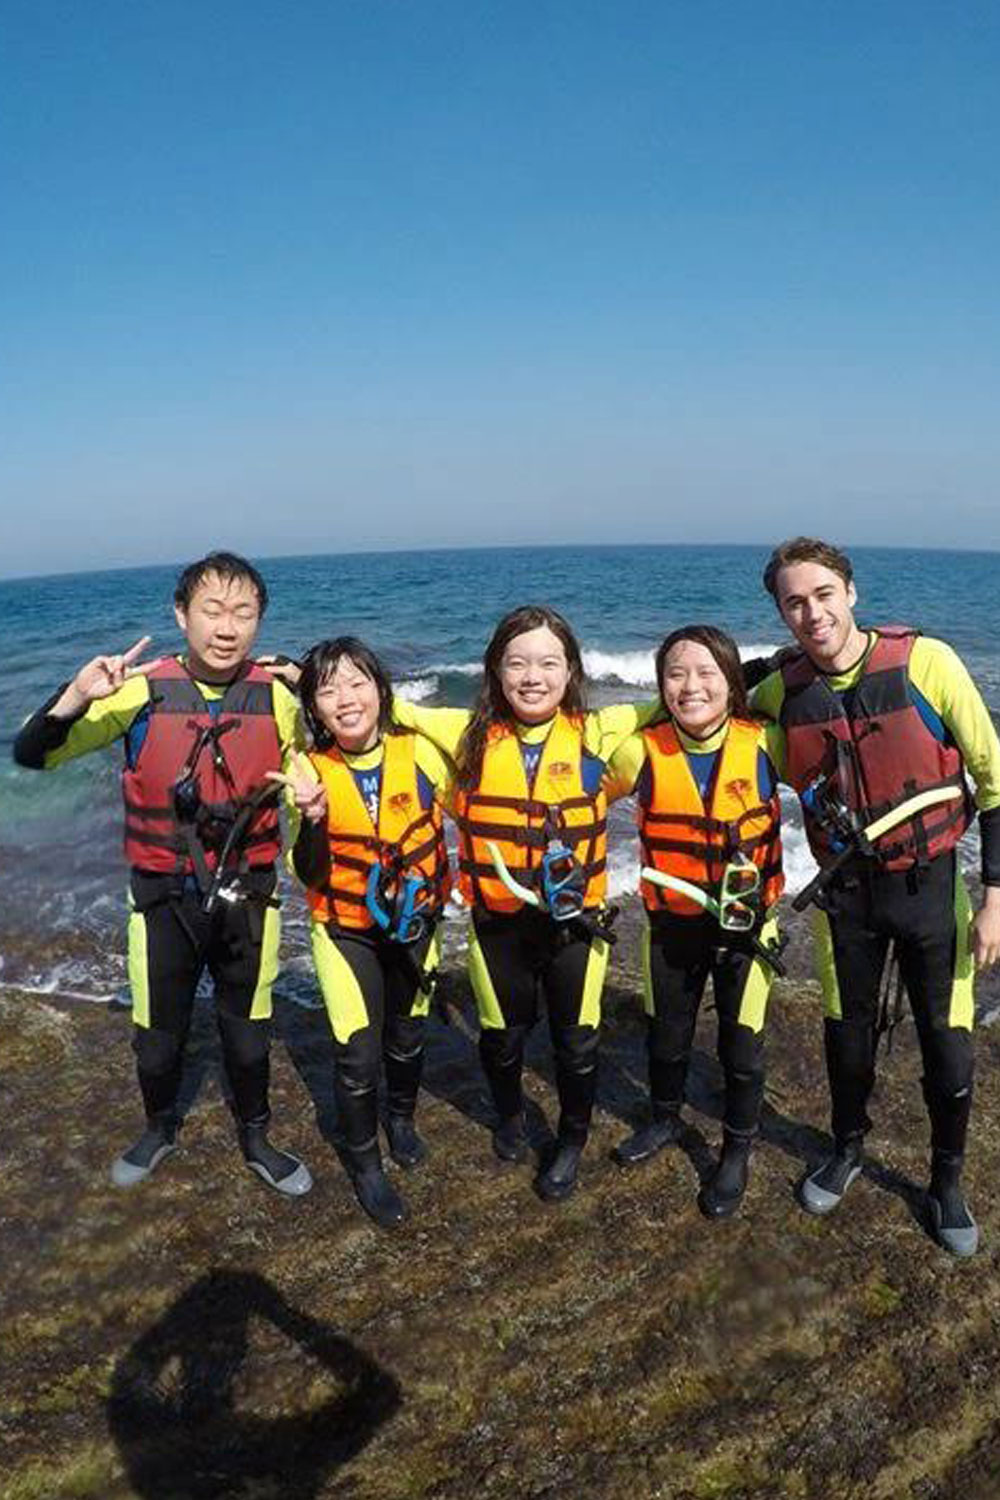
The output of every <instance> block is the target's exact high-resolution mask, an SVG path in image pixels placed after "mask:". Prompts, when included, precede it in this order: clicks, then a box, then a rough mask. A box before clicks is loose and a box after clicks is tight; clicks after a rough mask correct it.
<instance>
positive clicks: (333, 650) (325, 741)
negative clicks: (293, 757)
mask: <svg viewBox="0 0 1000 1500" xmlns="http://www.w3.org/2000/svg"><path fill="white" fill-rule="evenodd" d="M345 656H346V657H347V658H348V660H349V661H351V662H353V663H354V665H355V666H356V667H357V669H358V671H359V672H363V673H364V675H365V676H366V677H370V678H371V680H372V681H373V682H374V684H375V686H376V687H377V688H378V732H379V734H380V735H383V734H385V733H386V732H387V731H388V730H389V729H390V728H391V725H392V682H391V681H390V678H389V674H388V672H387V671H386V669H385V667H384V666H383V665H382V663H381V662H380V661H379V659H378V657H377V656H376V655H375V652H374V651H373V650H372V649H371V647H370V646H366V645H365V643H364V641H359V640H358V638H357V636H353V635H338V636H334V637H333V638H332V639H330V640H326V641H318V642H317V644H316V645H315V646H311V647H310V648H309V650H308V651H307V652H306V655H305V660H304V661H303V663H302V676H301V677H300V678H299V697H300V698H301V700H302V714H303V717H304V718H305V721H306V725H307V726H308V729H309V733H310V734H311V735H312V738H313V744H314V745H315V746H316V749H317V750H328V749H329V748H330V746H331V745H332V744H334V743H335V736H334V735H332V734H331V733H330V731H329V729H327V727H326V725H325V724H324V723H323V721H322V719H321V718H320V717H319V715H318V714H317V712H316V694H317V693H318V692H319V690H320V688H321V687H322V686H323V684H324V683H325V682H326V681H327V680H328V679H329V678H331V677H332V676H333V674H334V672H336V670H337V665H338V663H339V662H340V661H341V660H342V659H343V657H345Z"/></svg>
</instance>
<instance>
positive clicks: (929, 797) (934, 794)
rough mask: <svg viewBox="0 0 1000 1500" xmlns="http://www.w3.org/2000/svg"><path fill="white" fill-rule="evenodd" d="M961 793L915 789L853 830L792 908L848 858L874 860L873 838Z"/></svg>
mask: <svg viewBox="0 0 1000 1500" xmlns="http://www.w3.org/2000/svg"><path fill="white" fill-rule="evenodd" d="M963 795H964V793H963V791H962V788H961V787H957V786H939V787H930V788H929V789H928V790H927V791H926V792H918V793H917V795H916V796H915V797H907V799H906V801H905V802H900V803H899V805H898V806H897V807H893V808H890V809H889V811H888V812H887V813H883V814H882V816H881V817H880V818H876V819H875V821H874V822H873V823H869V824H868V826H867V827H866V828H857V829H854V830H853V832H852V836H851V840H850V842H849V843H848V844H847V845H846V847H845V848H843V849H842V850H841V851H840V853H839V854H838V855H837V857H836V859H834V860H832V861H831V862H830V864H828V865H825V866H824V867H823V869H822V870H820V872H819V874H818V875H814V876H813V878H812V880H810V882H809V884H808V885H807V886H805V887H804V888H803V889H802V890H801V891H799V894H798V895H797V896H796V897H795V900H794V901H793V902H792V910H793V911H805V909H806V907H807V906H808V905H809V904H810V902H812V901H815V900H816V898H817V897H818V896H819V895H820V893H821V892H822V891H823V890H824V888H825V887H826V886H827V885H829V883H830V881H831V880H832V879H833V877H834V876H835V875H836V874H837V873H838V872H839V871H840V870H841V869H843V867H844V865H845V864H847V862H848V861H849V860H851V859H877V858H878V850H877V849H876V848H875V844H876V842H877V840H878V839H880V838H884V837H885V835H886V834H887V833H891V832H892V830H893V829H894V828H898V827H899V825H900V824H901V823H906V822H908V821H909V819H910V818H915V817H917V816H918V814H920V813H922V812H923V811H924V809H925V808H928V807H936V806H937V805H938V803H941V802H954V800H955V798H956V797H961V796H963Z"/></svg>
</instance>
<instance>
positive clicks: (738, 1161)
mask: <svg viewBox="0 0 1000 1500" xmlns="http://www.w3.org/2000/svg"><path fill="white" fill-rule="evenodd" d="M752 1140H753V1137H752V1136H749V1135H736V1134H735V1133H734V1132H732V1131H729V1130H725V1129H724V1130H723V1133H722V1153H721V1155H720V1156H719V1161H718V1165H717V1166H716V1168H715V1171H714V1172H713V1173H712V1175H711V1177H709V1179H708V1181H707V1182H706V1183H705V1184H704V1185H703V1187H702V1188H701V1191H700V1192H699V1194H698V1207H699V1208H700V1209H701V1211H702V1213H703V1214H704V1215H705V1217H706V1219H728V1218H730V1217H731V1216H732V1215H733V1214H734V1213H735V1212H736V1210H737V1209H738V1208H739V1206H740V1204H741V1202H742V1201H743V1194H744V1193H745V1192H746V1190H747V1177H748V1175H749V1168H750V1146H751V1144H752Z"/></svg>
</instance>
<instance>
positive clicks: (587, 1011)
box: [577, 937, 609, 1026]
mask: <svg viewBox="0 0 1000 1500" xmlns="http://www.w3.org/2000/svg"><path fill="white" fill-rule="evenodd" d="M608 953H609V948H608V945H607V943H606V942H605V941H604V939H603V938H599V937H595V938H594V939H593V941H592V942H591V944H590V953H589V954H588V955H587V970H586V973H585V974H584V977H583V994H582V996H581V998H580V1019H579V1021H578V1023H577V1024H578V1025H580V1026H599V1025H600V1024H601V993H602V991H603V989H604V976H605V974H606V973H607V968H608Z"/></svg>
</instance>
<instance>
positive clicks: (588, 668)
mask: <svg viewBox="0 0 1000 1500" xmlns="http://www.w3.org/2000/svg"><path fill="white" fill-rule="evenodd" d="M583 668H584V671H585V672H586V674H587V676H588V677H589V678H590V680H591V681H592V682H621V683H629V684H633V685H634V686H636V687H655V686H656V672H655V670H654V666H653V652H652V651H585V652H584V653H583Z"/></svg>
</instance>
